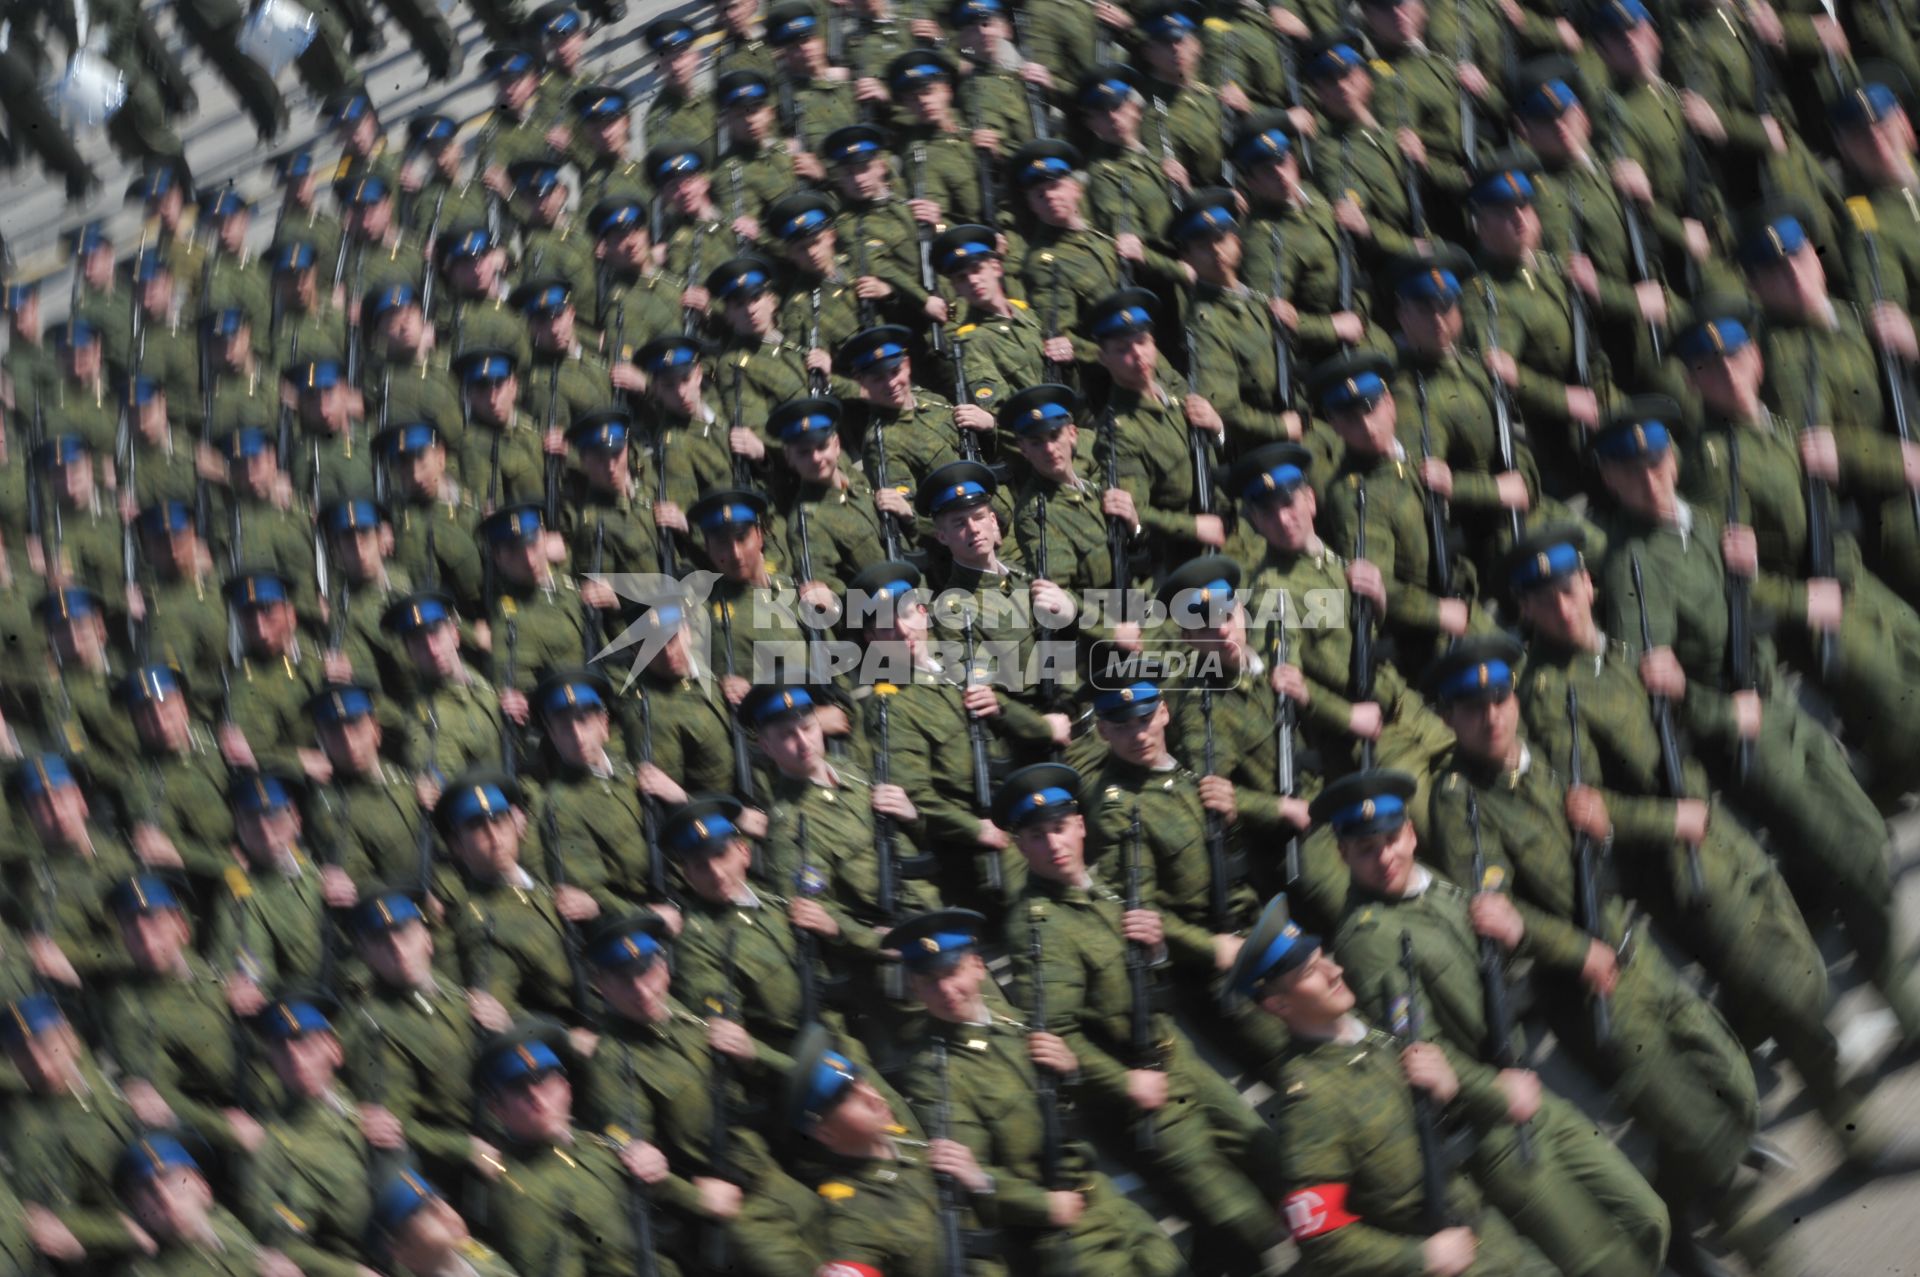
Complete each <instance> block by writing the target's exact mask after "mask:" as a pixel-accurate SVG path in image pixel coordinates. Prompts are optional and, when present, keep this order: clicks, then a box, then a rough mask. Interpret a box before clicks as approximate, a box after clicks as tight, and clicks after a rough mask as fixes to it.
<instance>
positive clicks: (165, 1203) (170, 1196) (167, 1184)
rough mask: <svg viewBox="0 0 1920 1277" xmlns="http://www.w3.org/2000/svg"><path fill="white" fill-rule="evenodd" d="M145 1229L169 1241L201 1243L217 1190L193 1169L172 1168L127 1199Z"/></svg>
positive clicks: (140, 1185)
mask: <svg viewBox="0 0 1920 1277" xmlns="http://www.w3.org/2000/svg"><path fill="white" fill-rule="evenodd" d="M127 1202H128V1204H129V1205H131V1206H132V1207H133V1213H134V1217H135V1218H136V1219H138V1220H139V1221H140V1224H141V1227H143V1228H145V1229H146V1230H147V1231H148V1232H150V1233H153V1234H154V1235H156V1236H158V1237H162V1238H165V1239H167V1240H169V1241H179V1240H188V1239H191V1240H198V1239H199V1238H201V1237H203V1236H205V1235H206V1234H207V1230H208V1223H207V1212H208V1208H210V1207H211V1206H212V1205H213V1190H212V1189H211V1188H209V1187H208V1186H207V1181H206V1180H205V1179H204V1178H202V1177H201V1175H200V1173H199V1172H198V1171H196V1170H194V1169H193V1168H192V1167H190V1166H169V1167H167V1168H166V1169H165V1170H163V1171H161V1172H160V1173H159V1174H158V1175H155V1176H153V1177H152V1178H150V1179H146V1180H142V1181H141V1182H140V1184H139V1185H138V1186H137V1187H135V1188H134V1189H133V1190H132V1191H131V1192H129V1193H128V1195H127Z"/></svg>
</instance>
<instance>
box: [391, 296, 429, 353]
mask: <svg viewBox="0 0 1920 1277" xmlns="http://www.w3.org/2000/svg"><path fill="white" fill-rule="evenodd" d="M425 331H426V321H425V317H424V316H423V315H422V314H421V313H420V308H419V307H418V306H395V307H394V308H393V309H392V310H390V311H388V312H387V313H386V314H384V315H382V316H381V317H380V335H381V336H382V337H383V338H384V339H385V340H386V342H387V344H388V345H390V346H397V347H399V348H401V349H403V350H412V349H414V348H415V347H417V346H419V344H420V338H421V336H422V335H423V334H424V333H425Z"/></svg>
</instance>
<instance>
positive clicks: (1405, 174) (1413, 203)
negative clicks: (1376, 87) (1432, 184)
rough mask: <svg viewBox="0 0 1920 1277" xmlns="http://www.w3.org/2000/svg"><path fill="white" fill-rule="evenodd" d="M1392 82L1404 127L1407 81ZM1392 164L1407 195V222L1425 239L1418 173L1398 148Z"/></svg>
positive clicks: (1405, 124) (1416, 236)
mask: <svg viewBox="0 0 1920 1277" xmlns="http://www.w3.org/2000/svg"><path fill="white" fill-rule="evenodd" d="M1392 83H1394V84H1396V85H1398V86H1399V94H1398V96H1397V98H1396V99H1395V101H1396V103H1397V105H1398V107H1399V110H1398V112H1397V114H1398V115H1399V117H1400V121H1399V123H1400V127H1401V128H1403V129H1404V128H1406V127H1408V124H1407V82H1406V81H1405V80H1400V79H1396V80H1394V81H1392ZM1393 166H1394V168H1396V169H1398V170H1399V171H1400V189H1401V190H1402V191H1403V192H1405V194H1406V197H1407V223H1408V225H1410V226H1411V227H1412V228H1413V234H1414V237H1415V238H1417V239H1425V238H1426V235H1427V201H1426V200H1425V198H1424V197H1422V195H1421V194H1420V174H1419V172H1418V171H1416V170H1415V168H1414V166H1413V165H1411V164H1409V163H1408V162H1407V158H1406V156H1404V155H1402V154H1400V152H1399V150H1398V149H1395V151H1394V152H1393Z"/></svg>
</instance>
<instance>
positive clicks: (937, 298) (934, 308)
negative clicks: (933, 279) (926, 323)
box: [920, 293, 953, 324]
mask: <svg viewBox="0 0 1920 1277" xmlns="http://www.w3.org/2000/svg"><path fill="white" fill-rule="evenodd" d="M920 313H921V314H923V315H925V316H926V317H927V318H928V319H931V320H932V321H933V322H934V323H936V324H944V323H946V322H947V320H949V319H951V318H952V317H953V312H952V310H951V309H950V308H949V307H948V306H947V299H946V298H944V297H942V296H941V295H940V294H938V293H934V294H932V295H931V296H929V297H928V298H927V300H926V304H925V305H923V306H921V307H920Z"/></svg>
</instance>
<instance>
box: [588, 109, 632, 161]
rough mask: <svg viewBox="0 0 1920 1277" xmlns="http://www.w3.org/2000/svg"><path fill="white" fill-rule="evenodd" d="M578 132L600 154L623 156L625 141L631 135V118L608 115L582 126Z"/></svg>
mask: <svg viewBox="0 0 1920 1277" xmlns="http://www.w3.org/2000/svg"><path fill="white" fill-rule="evenodd" d="M580 132H581V134H582V135H583V136H585V138H586V139H587V141H588V142H589V143H591V144H592V146H593V149H594V150H596V151H598V152H599V153H600V154H602V155H617V156H625V155H626V153H627V142H628V141H629V140H630V139H631V138H632V137H633V118H632V117H631V116H627V115H609V116H607V117H606V118H604V119H597V120H594V121H592V122H590V123H588V124H586V125H584V126H582V128H581V130H580Z"/></svg>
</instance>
